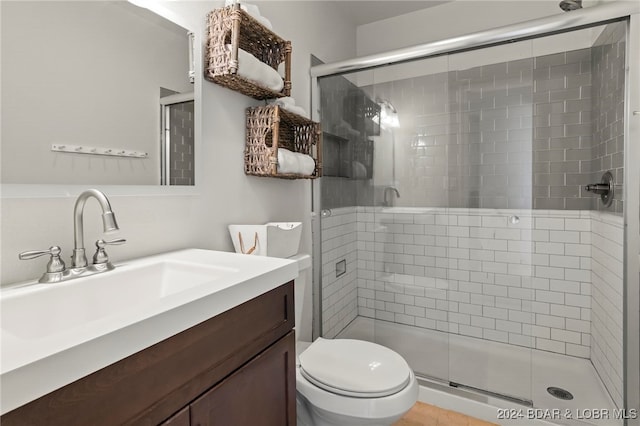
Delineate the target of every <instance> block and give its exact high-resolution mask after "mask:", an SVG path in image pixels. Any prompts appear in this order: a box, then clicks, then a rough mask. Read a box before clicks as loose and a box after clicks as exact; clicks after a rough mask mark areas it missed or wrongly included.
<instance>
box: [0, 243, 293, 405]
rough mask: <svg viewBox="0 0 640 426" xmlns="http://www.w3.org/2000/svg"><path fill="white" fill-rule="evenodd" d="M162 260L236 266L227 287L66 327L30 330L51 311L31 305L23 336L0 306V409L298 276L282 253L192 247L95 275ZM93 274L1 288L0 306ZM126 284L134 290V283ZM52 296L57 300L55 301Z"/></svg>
mask: <svg viewBox="0 0 640 426" xmlns="http://www.w3.org/2000/svg"><path fill="white" fill-rule="evenodd" d="M164 260H170V261H176V262H188V263H189V264H192V263H194V262H195V263H197V264H201V265H215V266H219V267H221V268H224V269H226V270H229V271H233V272H232V273H229V274H228V276H226V277H225V278H224V283H223V284H224V285H220V282H218V283H217V284H215V285H213V283H206V282H205V283H200V284H198V285H196V286H192V287H190V288H188V289H186V290H180V291H176V292H172V293H171V294H167V295H162V296H161V297H158V296H154V295H150V297H149V300H146V299H145V300H143V301H142V302H136V305H135V309H122V308H119V307H118V306H113V312H112V313H111V312H109V310H110V309H111V307H110V306H108V307H107V308H106V309H107V314H104V315H102V316H100V317H97V318H96V319H91V320H88V321H86V322H82V321H79V322H81V323H80V324H73V326H72V327H69V326H68V324H66V327H65V328H64V329H61V330H58V331H54V332H51V333H49V332H48V331H47V332H42V333H38V332H33V330H36V331H39V330H38V329H37V328H35V327H37V326H38V324H46V322H47V319H48V318H46V317H45V316H51V312H52V310H51V309H50V308H51V307H50V306H49V305H47V306H46V307H47V309H42V310H40V309H38V306H37V304H35V305H36V306H33V310H32V311H29V309H25V312H24V313H22V312H20V317H21V318H22V317H23V318H24V321H25V323H29V324H30V325H27V329H28V330H29V331H30V332H29V333H22V334H21V333H18V332H16V331H15V330H16V329H21V324H15V322H16V320H15V319H14V318H15V317H14V316H11V317H10V316H9V313H6V314H5V310H4V309H2V310H1V311H0V312H2V323H1V327H2V331H1V335H0V337H1V355H2V356H1V358H0V384H1V389H2V393H1V395H0V414H4V413H6V412H9V411H11V410H13V409H14V408H17V407H19V406H21V405H23V404H25V403H27V402H30V401H32V400H34V399H37V398H39V397H40V396H43V395H45V394H47V393H49V392H51V391H53V390H55V389H58V388H60V387H62V386H65V385H67V384H69V383H71V382H73V381H75V380H77V379H79V378H82V377H84V376H86V375H88V374H91V373H92V372H95V371H97V370H99V369H101V368H103V367H106V366H108V365H110V364H113V363H114V362H116V361H119V360H121V359H123V358H126V357H127V356H129V355H132V354H134V353H136V352H138V351H140V350H142V349H145V348H147V347H149V346H151V345H153V344H155V343H158V342H160V341H162V340H164V339H166V338H168V337H171V336H173V335H175V334H177V333H180V332H181V331H184V330H186V329H188V328H190V327H192V326H194V325H196V324H199V323H200V322H202V321H205V320H207V319H209V318H212V317H214V316H216V315H218V314H220V313H222V312H224V311H227V310H229V309H231V308H233V307H235V306H237V305H239V304H241V303H244V302H246V301H248V300H250V299H253V298H254V297H257V296H259V295H261V294H263V293H266V292H268V291H269V290H272V289H274V288H276V287H278V286H280V285H282V284H284V283H286V282H288V281H291V280H293V279H295V278H296V277H297V275H298V267H297V265H296V263H295V262H294V261H291V260H287V259H276V258H269V257H262V256H246V255H241V254H235V253H226V252H216V251H209V250H198V249H189V250H181V251H177V252H172V253H166V254H162V255H157V256H151V257H147V258H142V259H138V260H134V261H129V262H123V263H122V264H119V265H118V264H117V265H116V270H115V271H110V272H105V273H103V274H99V275H96V276H94V277H99V276H107V275H108V274H115V273H116V272H118V271H120V274H121V275H122V276H126V275H125V274H126V273H127V271H128V270H134V269H138V270H139V269H140V267H141V265H142V267H146V266H149V265H153V264H154V263H156V262H159V261H160V262H162V261H164ZM114 276H116V275H114ZM91 279H93V277H87V278H80V279H77V280H72V281H69V282H64V283H56V284H37V283H35V284H33V285H28V286H21V287H16V288H8V289H2V290H0V306H2V305H4V304H5V303H7V306H8V303H10V302H8V300H9V299H11V298H12V297H16V296H17V297H23V298H24V299H23V300H30V299H27V297H30V296H36V297H40V296H42V295H43V294H45V295H46V294H47V293H46V292H47V291H50V289H52V288H53V287H51V286H60V287H59V288H57V289H56V291H58V290H64V291H66V292H67V293H68V292H69V291H73V289H77V288H78V287H73V286H78V285H82V284H83V281H84V280H91ZM87 282H89V281H84V283H87ZM127 285H130V286H131V289H132V291H135V282H131V283H127ZM64 286H67V287H66V289H65V288H64ZM114 291H118V290H114ZM122 293H123V294H122V295H121V296H122V298H123V300H124V299H126V298H127V297H128V296H127V291H124V292H122ZM38 294H39V295H38ZM119 296H120V295H118V297H119ZM137 297H140V295H138V296H137ZM40 299H42V297H40ZM45 299H46V298H45ZM54 302H57V301H55V299H54ZM57 303H59V305H62V306H59V308H60V309H61V310H74V309H78V308H79V306H78V305H79V304H80V305H81V304H82V303H78V302H77V301H74V300H73V299H71V301H70V302H69V300H67V305H64V303H61V302H57ZM93 303H95V301H94V302H93ZM115 304H117V303H115ZM80 308H81V306H80ZM101 308H102V309H105V308H104V307H101ZM7 311H9V309H7ZM12 322H13V323H14V324H12ZM34 324H35V326H34ZM29 327H30V328H29Z"/></svg>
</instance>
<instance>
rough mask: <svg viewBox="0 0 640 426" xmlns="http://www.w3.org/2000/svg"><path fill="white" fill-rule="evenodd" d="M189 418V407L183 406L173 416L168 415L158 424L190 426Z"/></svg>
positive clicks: (164, 425) (162, 425) (163, 425)
mask: <svg viewBox="0 0 640 426" xmlns="http://www.w3.org/2000/svg"><path fill="white" fill-rule="evenodd" d="M190 425H191V420H190V418H189V407H184V408H183V409H182V410H180V411H178V412H177V413H176V414H174V415H173V416H171V417H169V418H168V419H167V420H165V421H164V422H162V423H160V425H159V426H190Z"/></svg>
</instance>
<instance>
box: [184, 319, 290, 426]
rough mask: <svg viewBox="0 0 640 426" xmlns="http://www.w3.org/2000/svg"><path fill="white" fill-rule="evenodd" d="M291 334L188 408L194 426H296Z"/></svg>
mask: <svg viewBox="0 0 640 426" xmlns="http://www.w3.org/2000/svg"><path fill="white" fill-rule="evenodd" d="M295 357H296V348H295V338H294V334H293V331H291V332H290V333H289V334H287V335H286V336H284V337H283V338H282V339H280V340H279V341H277V342H276V343H274V344H273V345H272V346H271V347H269V348H268V349H266V350H265V351H264V352H262V353H261V354H260V355H258V356H257V357H255V358H254V359H252V360H251V361H249V362H248V363H247V364H246V365H245V366H244V367H242V368H240V369H239V370H237V371H236V372H235V373H233V374H232V375H230V376H229V377H227V378H226V379H224V380H223V381H222V382H220V383H219V384H218V385H216V386H215V387H213V388H212V389H211V390H209V391H208V392H206V393H205V394H204V395H202V396H201V397H200V398H198V399H196V400H195V401H194V402H193V403H191V405H190V411H191V425H193V426H247V425H251V426H295V424H296V411H295V410H296V388H295V384H296V376H295V368H296V364H295Z"/></svg>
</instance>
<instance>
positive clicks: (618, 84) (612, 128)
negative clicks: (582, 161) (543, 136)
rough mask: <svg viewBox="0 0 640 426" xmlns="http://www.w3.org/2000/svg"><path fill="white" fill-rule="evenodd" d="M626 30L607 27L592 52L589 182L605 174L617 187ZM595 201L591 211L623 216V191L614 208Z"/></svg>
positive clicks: (620, 171) (619, 190)
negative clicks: (591, 133)
mask: <svg viewBox="0 0 640 426" xmlns="http://www.w3.org/2000/svg"><path fill="white" fill-rule="evenodd" d="M625 31H626V29H625V26H624V24H622V23H616V24H610V25H607V26H606V28H605V29H604V31H603V32H602V34H600V36H599V37H598V39H597V40H596V43H595V46H594V47H593V48H592V49H591V61H592V69H593V98H592V100H593V101H592V106H593V112H594V116H593V146H592V149H593V153H592V162H591V171H592V175H591V181H593V182H599V181H600V178H601V176H602V174H603V173H604V172H606V171H607V170H611V172H612V173H613V176H614V179H615V182H616V183H617V184H622V183H623V176H624V167H623V165H624V87H625V86H624V78H625V48H626V46H625V41H624V40H625ZM596 201H597V200H595V199H594V201H593V202H594V204H593V205H592V208H593V209H594V210H595V209H598V210H607V211H614V212H616V213H618V214H622V211H623V210H622V209H623V197H622V187H621V186H620V187H619V188H616V192H615V196H614V197H613V204H612V206H611V207H610V208H606V209H605V208H604V207H603V206H602V204H601V203H597V202H596Z"/></svg>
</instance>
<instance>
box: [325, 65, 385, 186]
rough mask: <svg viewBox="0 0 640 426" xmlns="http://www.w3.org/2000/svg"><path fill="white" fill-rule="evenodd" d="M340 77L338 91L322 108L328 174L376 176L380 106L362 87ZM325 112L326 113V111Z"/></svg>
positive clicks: (331, 88)
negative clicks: (375, 140)
mask: <svg viewBox="0 0 640 426" xmlns="http://www.w3.org/2000/svg"><path fill="white" fill-rule="evenodd" d="M349 86H353V85H352V83H350V82H349V81H348V80H347V79H346V78H344V77H338V78H337V79H336V81H334V82H332V84H331V85H328V89H327V90H328V91H332V92H335V93H334V97H333V100H332V101H331V105H330V106H329V105H328V104H327V105H325V107H324V108H323V123H324V124H325V126H326V128H327V129H329V130H328V131H325V132H323V139H324V152H323V158H324V159H326V160H325V163H324V173H325V176H332V177H340V178H348V179H357V180H367V179H372V177H373V158H374V157H373V150H374V143H373V139H372V137H373V136H378V135H379V134H380V106H379V105H378V104H377V103H376V102H374V101H373V100H371V99H370V98H369V97H368V96H367V95H366V94H365V92H364V91H362V89H360V88H357V87H355V86H353V87H349ZM324 112H326V113H324Z"/></svg>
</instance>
